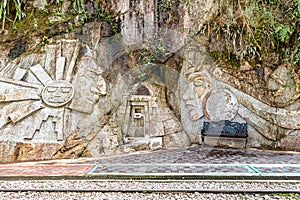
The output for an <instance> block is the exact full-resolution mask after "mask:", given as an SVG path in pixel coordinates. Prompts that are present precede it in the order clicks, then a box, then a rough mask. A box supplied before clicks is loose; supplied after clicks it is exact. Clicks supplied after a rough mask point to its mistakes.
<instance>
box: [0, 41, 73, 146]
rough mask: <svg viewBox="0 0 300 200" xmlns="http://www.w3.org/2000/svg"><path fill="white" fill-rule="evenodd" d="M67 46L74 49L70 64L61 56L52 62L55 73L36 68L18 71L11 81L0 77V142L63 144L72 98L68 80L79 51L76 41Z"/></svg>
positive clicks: (39, 66) (70, 85)
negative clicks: (24, 141)
mask: <svg viewBox="0 0 300 200" xmlns="http://www.w3.org/2000/svg"><path fill="white" fill-rule="evenodd" d="M68 43H72V44H73V46H74V48H73V49H74V51H73V52H72V54H71V55H72V56H71V57H69V58H68V59H69V60H70V62H66V60H67V59H66V57H63V56H62V55H59V57H56V58H55V57H54V58H52V59H55V60H56V64H55V68H54V69H55V73H49V70H46V68H47V67H46V66H41V65H40V64H37V65H34V66H31V67H29V68H28V69H22V68H17V69H16V71H15V75H14V77H13V78H12V79H10V78H4V77H1V74H0V94H1V95H0V109H1V115H0V140H6V139H7V140H12V141H23V140H31V141H38V142H57V141H63V139H64V132H65V123H66V119H65V114H66V112H70V110H69V111H68V109H67V106H68V105H69V104H70V102H71V101H72V99H73V97H74V94H75V89H74V87H73V85H72V84H71V82H70V80H71V78H72V74H73V69H74V66H75V60H76V57H77V55H78V50H79V45H78V42H77V40H72V41H68ZM69 45H70V44H69ZM60 48H61V47H60ZM56 49H57V48H56ZM47 53H48V54H51V53H52V54H53V52H47ZM56 55H57V54H56ZM47 56H48V55H46V57H47ZM72 61H74V62H72ZM52 63H53V62H52ZM54 63H55V62H54ZM52 77H53V78H52ZM15 133H19V134H20V133H21V134H22V136H20V135H17V134H15Z"/></svg>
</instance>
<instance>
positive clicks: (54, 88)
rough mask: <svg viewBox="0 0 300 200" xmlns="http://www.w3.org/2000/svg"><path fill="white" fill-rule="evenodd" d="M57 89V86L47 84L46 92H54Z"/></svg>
mask: <svg viewBox="0 0 300 200" xmlns="http://www.w3.org/2000/svg"><path fill="white" fill-rule="evenodd" d="M57 89H58V87H54V86H48V87H47V91H48V92H56V90H57Z"/></svg>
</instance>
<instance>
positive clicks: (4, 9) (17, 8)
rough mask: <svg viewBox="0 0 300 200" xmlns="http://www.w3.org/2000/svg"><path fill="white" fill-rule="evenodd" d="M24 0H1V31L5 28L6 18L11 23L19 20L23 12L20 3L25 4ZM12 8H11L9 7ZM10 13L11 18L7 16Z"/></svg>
mask: <svg viewBox="0 0 300 200" xmlns="http://www.w3.org/2000/svg"><path fill="white" fill-rule="evenodd" d="M25 3H26V1H25V0H13V1H10V0H2V1H1V3H0V20H2V31H3V30H4V29H5V23H6V20H9V21H12V22H13V25H14V24H15V22H16V21H18V20H21V19H22V18H23V17H24V16H25V14H24V12H23V11H22V5H23V4H25ZM11 8H12V9H11ZM11 13H12V15H13V18H14V19H13V20H12V19H10V18H9V15H10V14H11Z"/></svg>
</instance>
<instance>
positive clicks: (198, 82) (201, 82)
mask: <svg viewBox="0 0 300 200" xmlns="http://www.w3.org/2000/svg"><path fill="white" fill-rule="evenodd" d="M204 83H205V82H204V79H203V78H202V77H198V78H196V79H195V80H194V85H195V86H197V87H199V86H202V85H204Z"/></svg>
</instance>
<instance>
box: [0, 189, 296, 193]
mask: <svg viewBox="0 0 300 200" xmlns="http://www.w3.org/2000/svg"><path fill="white" fill-rule="evenodd" d="M0 192H81V193H82V192H89V193H92V192H100V193H112V192H122V193H136V192H138V193H180V192H188V193H195V192H198V193H268V194H271V193H299V194H300V191H299V190H295V189H201V188H196V189H174V188H168V189H147V188H131V189H128V188H106V189H104V188H103V189H102V188H100V189H94V188H27V189H25V188H0Z"/></svg>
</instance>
